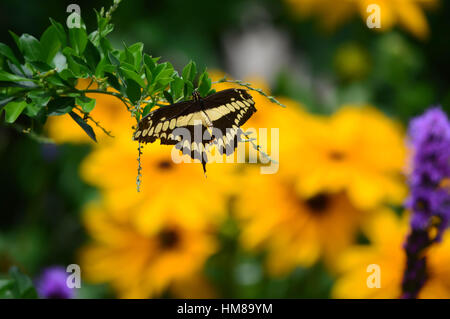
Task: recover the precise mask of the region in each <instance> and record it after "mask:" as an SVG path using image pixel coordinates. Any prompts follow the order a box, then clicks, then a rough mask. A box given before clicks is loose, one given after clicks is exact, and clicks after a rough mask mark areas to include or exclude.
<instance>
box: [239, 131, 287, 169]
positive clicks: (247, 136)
mask: <svg viewBox="0 0 450 319" xmlns="http://www.w3.org/2000/svg"><path fill="white" fill-rule="evenodd" d="M241 131H242V130H241ZM242 134H243V135H244V136H245V138H246V139H247V140H244V141H243V142H245V143H247V142H250V144H252V146H253V148H254V149H255V150H256V151H257V152H258V153H259V154H261V155H262V156H263V157H265V158H266V159H267V160H269V161H270V162H272V163H274V164H278V162H277V161H275V160H273V159H272V158H271V157H270V156H269V154H267V153H266V152H264V151H262V150H261V145H259V144H256V143H255V142H254V140H255V139H254V138H250V136H249V135H248V134H247V133H245V132H244V131H242Z"/></svg>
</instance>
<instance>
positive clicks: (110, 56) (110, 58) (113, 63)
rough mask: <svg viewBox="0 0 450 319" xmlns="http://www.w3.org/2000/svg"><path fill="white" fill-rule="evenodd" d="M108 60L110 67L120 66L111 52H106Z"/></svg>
mask: <svg viewBox="0 0 450 319" xmlns="http://www.w3.org/2000/svg"><path fill="white" fill-rule="evenodd" d="M108 58H109V61H110V62H111V64H112V65H115V66H119V65H120V60H119V59H118V58H117V57H116V56H115V55H114V54H113V53H112V52H108Z"/></svg>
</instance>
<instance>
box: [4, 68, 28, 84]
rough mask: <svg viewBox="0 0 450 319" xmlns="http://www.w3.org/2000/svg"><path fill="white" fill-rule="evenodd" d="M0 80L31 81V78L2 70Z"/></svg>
mask: <svg viewBox="0 0 450 319" xmlns="http://www.w3.org/2000/svg"><path fill="white" fill-rule="evenodd" d="M0 81H9V82H18V81H31V79H27V78H24V77H22V76H17V75H14V74H11V73H8V72H6V71H3V70H0Z"/></svg>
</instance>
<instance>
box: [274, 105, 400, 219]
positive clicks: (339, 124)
mask: <svg viewBox="0 0 450 319" xmlns="http://www.w3.org/2000/svg"><path fill="white" fill-rule="evenodd" d="M310 118H311V120H310V121H308V122H307V123H304V125H303V126H299V131H300V130H301V131H302V133H301V136H300V137H298V138H297V139H296V142H295V143H294V144H293V147H292V148H291V149H290V154H289V156H290V157H291V158H292V160H290V161H285V162H284V163H285V165H286V166H288V167H287V168H286V169H287V171H288V174H294V175H295V176H297V177H298V178H297V179H296V188H297V190H298V192H299V193H300V195H301V196H302V197H311V196H314V195H315V194H318V193H321V192H326V193H336V192H342V191H345V192H347V194H348V196H349V198H350V199H351V201H352V203H353V204H354V205H356V206H357V207H358V208H360V209H364V210H366V209H372V208H374V207H375V206H377V205H378V204H380V203H382V202H386V201H388V202H392V203H397V204H399V203H401V202H402V200H403V199H404V196H405V192H406V188H405V185H404V183H403V178H402V177H401V173H402V172H403V170H404V168H405V167H404V166H405V157H406V149H405V146H404V141H403V132H402V130H401V129H400V127H398V125H397V124H396V123H395V122H393V121H391V120H390V119H389V118H387V117H386V116H384V115H383V114H381V113H380V112H379V111H377V110H375V109H374V108H370V107H363V108H357V107H350V106H344V107H342V108H341V109H340V110H339V111H337V113H335V114H334V115H333V116H332V117H320V116H317V117H314V118H313V117H312V116H311V117H310ZM293 159H296V160H293ZM281 165H282V164H281Z"/></svg>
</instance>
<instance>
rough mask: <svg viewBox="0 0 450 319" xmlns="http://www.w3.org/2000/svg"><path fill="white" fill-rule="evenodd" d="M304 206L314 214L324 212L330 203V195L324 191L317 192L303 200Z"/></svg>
mask: <svg viewBox="0 0 450 319" xmlns="http://www.w3.org/2000/svg"><path fill="white" fill-rule="evenodd" d="M305 203H306V206H307V207H308V208H309V210H311V211H312V212H313V213H314V214H318V215H320V214H322V213H324V212H325V211H326V210H327V208H328V207H329V205H330V197H329V196H328V195H326V194H324V193H320V194H317V195H316V196H313V197H311V198H309V199H307V200H306V201H305Z"/></svg>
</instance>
